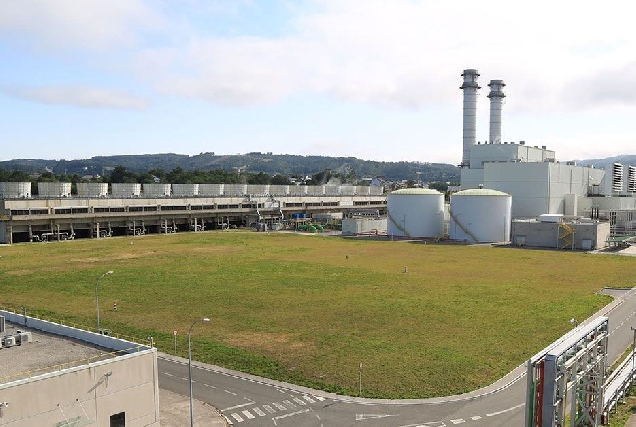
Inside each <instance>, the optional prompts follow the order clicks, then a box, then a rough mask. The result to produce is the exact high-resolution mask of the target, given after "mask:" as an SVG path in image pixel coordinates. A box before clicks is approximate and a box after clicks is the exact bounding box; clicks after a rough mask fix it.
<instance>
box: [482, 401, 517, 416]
mask: <svg viewBox="0 0 636 427" xmlns="http://www.w3.org/2000/svg"><path fill="white" fill-rule="evenodd" d="M522 406H525V403H522V404H520V405H517V406H513V407H512V408H508V409H504V410H503V411H499V412H493V413H492V414H486V416H487V417H494V416H495V415H501V414H505V413H506V412H510V411H514V410H515V409H519V408H521V407H522Z"/></svg>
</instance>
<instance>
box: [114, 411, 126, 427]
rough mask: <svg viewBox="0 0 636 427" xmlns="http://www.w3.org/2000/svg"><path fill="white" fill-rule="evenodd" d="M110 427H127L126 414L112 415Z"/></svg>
mask: <svg viewBox="0 0 636 427" xmlns="http://www.w3.org/2000/svg"><path fill="white" fill-rule="evenodd" d="M110 427H126V413H125V412H120V413H119V414H115V415H111V416H110Z"/></svg>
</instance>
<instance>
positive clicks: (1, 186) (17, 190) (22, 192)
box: [0, 182, 31, 199]
mask: <svg viewBox="0 0 636 427" xmlns="http://www.w3.org/2000/svg"><path fill="white" fill-rule="evenodd" d="M30 197H31V183H30V182H0V198H4V199H28V198H30Z"/></svg>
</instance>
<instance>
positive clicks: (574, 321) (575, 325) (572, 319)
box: [570, 317, 579, 328]
mask: <svg viewBox="0 0 636 427" xmlns="http://www.w3.org/2000/svg"><path fill="white" fill-rule="evenodd" d="M570 323H571V324H573V325H574V327H575V328H576V327H577V326H579V322H577V321H576V319H575V318H574V317H573V318H571V319H570Z"/></svg>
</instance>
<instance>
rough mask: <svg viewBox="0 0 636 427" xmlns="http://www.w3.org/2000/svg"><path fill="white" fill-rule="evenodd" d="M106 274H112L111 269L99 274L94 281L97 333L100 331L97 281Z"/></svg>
mask: <svg viewBox="0 0 636 427" xmlns="http://www.w3.org/2000/svg"><path fill="white" fill-rule="evenodd" d="M107 274H113V270H108V271H107V272H106V273H104V274H102V275H101V276H99V279H97V282H95V310H97V333H98V334H99V333H100V331H101V329H100V328H99V292H98V288H99V281H100V280H102V278H103V277H104V276H106V275H107Z"/></svg>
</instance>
